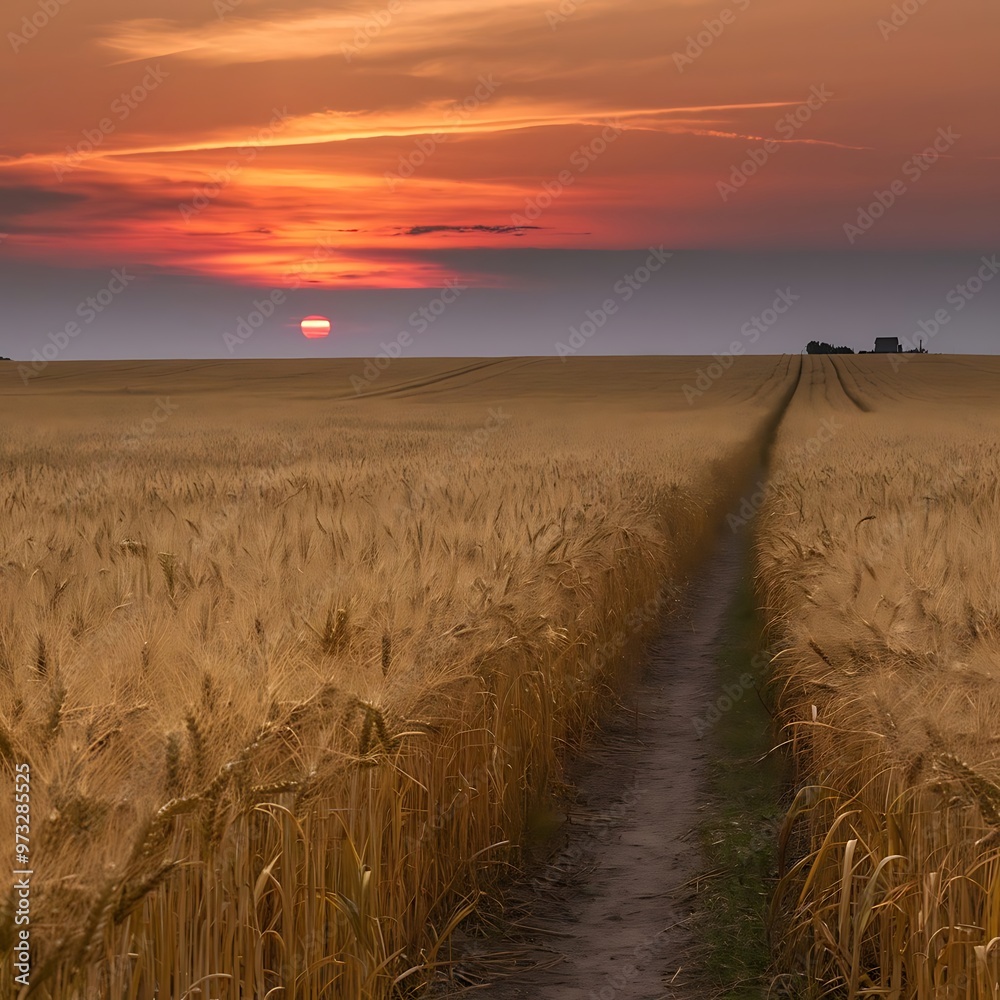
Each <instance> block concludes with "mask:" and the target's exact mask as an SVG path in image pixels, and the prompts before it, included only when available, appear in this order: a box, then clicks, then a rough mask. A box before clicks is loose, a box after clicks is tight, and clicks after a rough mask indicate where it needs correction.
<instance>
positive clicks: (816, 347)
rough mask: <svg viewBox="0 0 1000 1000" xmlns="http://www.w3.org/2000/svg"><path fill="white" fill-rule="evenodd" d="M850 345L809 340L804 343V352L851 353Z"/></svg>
mask: <svg viewBox="0 0 1000 1000" xmlns="http://www.w3.org/2000/svg"><path fill="white" fill-rule="evenodd" d="M853 353H854V351H853V349H852V348H850V347H834V346H833V344H828V343H826V341H824V340H810V341H809V343H808V344H806V354H853Z"/></svg>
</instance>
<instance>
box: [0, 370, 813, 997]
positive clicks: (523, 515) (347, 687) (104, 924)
mask: <svg viewBox="0 0 1000 1000" xmlns="http://www.w3.org/2000/svg"><path fill="white" fill-rule="evenodd" d="M696 366H697V364H696V359H674V360H670V359H666V360H664V359H574V361H573V362H571V363H570V364H562V363H560V362H559V361H558V360H554V359H553V360H546V359H513V360H506V361H502V362H490V363H482V362H476V361H471V360H470V361H467V362H459V361H449V362H447V363H444V362H435V361H413V362H398V363H397V364H396V365H395V366H394V367H393V368H392V370H390V371H387V372H385V373H384V375H383V377H382V378H381V380H380V381H379V382H378V383H375V384H374V385H373V386H372V388H371V391H370V392H369V393H367V394H366V395H364V396H356V395H355V394H354V393H353V392H352V391H350V389H349V377H350V374H351V373H352V372H353V371H354V368H355V367H356V363H352V362H349V361H343V362H329V363H322V364H317V363H312V364H310V365H306V364H303V363H297V362H238V363H229V364H218V363H193V362H192V363H186V364H182V363H177V364H153V363H150V364H138V363H132V364H124V363H122V364H103V365H98V364H93V365H76V364H69V363H66V364H53V365H52V366H51V370H50V372H47V373H46V376H45V377H44V378H39V379H37V380H35V381H33V382H32V383H30V384H29V386H28V387H26V388H24V389H23V390H20V389H19V390H15V391H12V392H11V393H10V394H8V395H6V396H4V397H2V399H0V418H2V419H3V421H4V424H5V426H6V430H7V433H6V434H5V435H4V437H3V440H2V444H0V467H2V470H3V478H2V487H0V510H2V512H3V516H2V519H0V550H2V553H3V558H2V565H0V768H2V769H5V770H6V771H8V772H10V773H11V774H12V773H13V771H14V768H15V767H16V766H17V765H18V764H20V763H21V762H28V763H29V764H30V768H31V831H32V832H31V858H30V860H31V866H32V869H33V870H34V872H35V874H34V876H33V883H32V902H31V907H32V928H33V938H32V940H33V947H34V948H35V949H36V953H35V955H34V968H33V973H32V978H31V985H30V988H29V987H25V988H24V989H23V990H22V991H21V992H22V994H23V995H24V996H27V995H28V994H29V993H30V995H31V996H38V997H44V998H52V1000H95V998H101V1000H104V998H108V1000H111V998H113V1000H120V998H121V1000H124V998H128V1000H152V998H154V997H165V996H170V997H175V998H181V997H214V998H219V1000H234V998H236V997H250V996H254V997H279V996H280V997H283V998H286V1000H290V998H297V1000H310V998H318V997H321V996H332V995H335V996H338V997H345V998H359V1000H360V998H381V997H388V996H392V995H397V994H401V993H406V992H408V991H411V990H413V989H415V988H416V987H418V986H420V985H422V984H426V983H427V982H429V981H430V980H432V979H433V978H434V976H435V974H436V973H437V972H438V970H439V969H441V968H442V967H443V966H444V965H445V964H446V956H447V942H448V938H449V935H450V933H451V932H452V931H453V930H454V928H455V927H456V926H457V925H458V923H459V922H460V921H461V920H462V919H463V918H464V917H465V916H467V915H468V914H469V913H471V912H473V911H474V910H476V909H477V908H482V907H486V906H488V905H489V904H490V902H491V901H492V900H493V899H495V897H496V893H497V891H498V889H497V886H498V883H499V882H500V881H501V880H502V876H503V874H504V872H505V871H506V866H508V865H509V864H510V863H511V862H512V861H514V860H516V858H517V856H518V845H519V844H520V842H521V838H522V836H523V834H524V832H525V829H526V826H527V825H528V823H529V820H530V817H531V813H532V809H533V806H534V804H535V803H537V802H538V801H540V800H541V799H542V797H544V796H545V794H546V792H547V790H548V789H549V788H551V786H552V785H553V783H554V782H556V781H557V780H558V777H559V774H560V772H561V767H562V764H563V761H564V759H565V756H566V752H567V748H568V747H571V746H572V745H575V744H576V743H578V742H579V741H580V740H581V739H583V738H585V736H586V733H587V732H588V731H589V730H590V728H591V727H592V725H593V723H594V721H595V720H596V719H597V718H598V717H599V716H600V713H601V712H602V710H603V708H604V707H605V705H606V703H607V702H608V699H609V698H613V697H614V693H615V692H616V691H618V690H620V689H621V687H622V685H624V684H626V683H627V680H628V677H629V674H630V672H631V671H634V669H635V666H634V664H635V660H636V653H637V651H638V649H639V648H640V647H641V644H642V642H643V640H644V638H645V636H646V635H647V634H648V633H649V630H650V628H651V627H652V626H653V625H655V623H656V621H657V619H658V618H660V616H662V615H663V614H665V613H668V612H669V608H670V606H671V603H672V602H673V601H675V600H676V597H677V594H678V593H679V591H680V588H681V587H682V585H683V582H684V580H685V578H686V575H687V574H688V572H689V571H690V570H691V568H692V566H693V565H694V564H695V563H696V562H697V560H698V559H699V557H700V556H701V555H702V554H703V552H704V551H705V549H706V547H707V546H708V545H709V544H710V542H711V538H712V536H713V532H714V530H715V528H716V526H717V524H718V523H719V521H720V520H721V518H722V516H723V514H724V512H725V511H726V510H727V509H728V508H729V507H730V506H731V505H732V503H733V501H734V498H735V497H737V496H738V495H739V491H740V489H741V488H742V486H743V483H744V482H745V481H746V479H747V478H748V477H749V475H750V474H751V472H752V471H753V469H754V468H755V467H756V466H757V463H758V462H759V460H760V456H761V453H762V449H763V447H764V445H765V442H766V438H767V435H768V433H769V429H770V427H771V425H772V424H773V422H774V420H776V419H777V415H778V414H779V413H780V411H781V409H782V407H783V406H784V403H785V401H786V400H787V397H788V394H789V393H790V392H791V390H792V388H793V386H794V384H795V381H796V377H797V367H796V366H797V359H792V358H760V359H749V358H748V359H742V362H741V366H740V369H739V370H738V371H734V372H732V373H729V374H728V375H727V377H726V378H725V379H724V380H720V381H719V383H718V384H717V385H715V386H713V387H712V389H711V391H709V392H706V393H704V395H703V396H702V397H701V398H699V400H698V402H697V405H692V404H690V403H689V401H688V400H687V399H686V398H685V395H684V392H683V386H684V384H686V383H687V382H689V381H690V380H691V379H692V378H693V375H692V372H693V370H694V368H695V367H696ZM13 829H14V806H13V796H5V797H4V799H3V801H2V802H0V844H2V848H0V856H2V860H3V863H4V864H5V865H7V866H8V867H10V868H13V867H15V860H17V859H15V857H14V856H13V853H12V847H13V843H14V837H13ZM15 906H16V902H15V898H14V896H13V895H7V896H5V898H4V899H3V910H2V911H0V955H2V956H3V961H2V963H0V965H2V968H0V974H2V976H3V979H4V982H5V983H6V982H10V981H11V979H12V976H13V971H12V961H13V957H12V948H13V944H14V941H15V924H14V916H15Z"/></svg>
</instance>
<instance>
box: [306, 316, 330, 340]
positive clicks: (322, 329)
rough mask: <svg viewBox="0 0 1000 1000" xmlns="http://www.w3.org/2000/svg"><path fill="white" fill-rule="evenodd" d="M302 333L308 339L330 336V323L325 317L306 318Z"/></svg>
mask: <svg viewBox="0 0 1000 1000" xmlns="http://www.w3.org/2000/svg"><path fill="white" fill-rule="evenodd" d="M302 333H303V334H304V335H305V336H307V337H309V338H310V339H313V338H316V337H329V336H330V321H329V320H328V319H327V318H326V317H325V316H306V318H305V319H304V320H303V321H302Z"/></svg>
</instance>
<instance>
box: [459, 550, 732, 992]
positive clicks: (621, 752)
mask: <svg viewBox="0 0 1000 1000" xmlns="http://www.w3.org/2000/svg"><path fill="white" fill-rule="evenodd" d="M742 544H743V543H742V542H741V539H740V538H738V537H735V536H733V535H731V534H729V533H728V532H727V533H726V536H725V537H724V538H721V539H720V541H719V544H718V547H717V550H716V552H715V553H714V554H713V556H712V558H710V559H709V561H708V562H707V563H706V564H705V566H704V567H703V568H702V571H701V574H700V576H699V577H697V578H696V579H695V580H694V581H693V583H692V586H691V587H690V589H689V591H688V594H687V597H686V598H685V602H684V605H685V606H684V609H683V610H682V613H681V614H680V615H679V616H678V615H676V614H674V615H672V616H671V619H670V620H669V621H665V622H664V623H663V626H662V631H661V633H660V635H659V636H658V637H657V638H656V640H655V641H654V643H653V645H652V647H651V649H650V652H649V661H648V664H647V667H646V670H645V673H644V676H643V678H642V680H641V683H640V684H639V685H638V687H637V689H636V691H635V692H634V693H632V694H631V695H630V698H634V699H635V701H634V707H633V708H632V709H630V710H623V711H619V712H617V713H616V714H615V716H614V717H613V718H612V719H610V720H609V722H608V724H607V726H606V728H605V733H604V734H603V735H602V737H601V738H600V739H599V740H598V741H597V742H596V743H595V744H593V745H592V746H591V748H590V752H589V753H588V754H587V757H586V758H585V759H583V760H581V761H580V762H579V763H578V764H577V765H576V767H575V768H574V770H573V772H572V773H571V775H570V778H571V780H572V782H573V784H574V786H575V788H576V790H577V803H576V804H575V805H574V806H572V807H571V808H570V810H569V815H568V816H567V818H566V822H565V824H564V825H563V827H562V829H561V830H560V832H559V834H558V842H561V843H562V846H561V848H560V849H559V850H558V852H557V853H556V854H555V855H554V856H551V855H550V857H549V858H548V860H547V862H545V863H544V864H543V865H541V866H540V870H537V869H536V870H533V871H532V873H531V877H530V879H528V880H525V881H524V882H522V883H521V884H520V885H518V886H517V887H516V888H515V890H514V892H513V894H512V898H511V901H510V904H509V907H508V914H511V913H512V911H513V914H514V915H515V916H516V919H515V920H514V922H513V925H512V926H511V927H510V929H509V931H508V938H509V940H508V941H507V942H506V943H505V944H506V946H507V948H509V949H510V950H512V951H516V952H517V953H518V958H517V959H516V960H515V959H511V960H508V961H506V962H504V961H502V960H500V961H491V956H490V954H489V953H488V949H483V948H482V947H480V948H479V949H475V948H473V951H477V950H478V951H480V952H481V954H480V955H479V956H477V957H473V956H472V955H469V959H470V961H468V962H467V963H463V964H462V966H461V967H460V968H459V970H458V972H459V974H460V976H461V977H462V978H465V981H466V982H467V983H469V984H470V985H472V984H475V986H477V987H478V988H477V989H475V993H476V994H477V995H480V996H488V997H490V998H491V1000H520V998H538V1000H658V998H668V997H678V998H679V997H693V996H697V995H698V993H697V990H695V989H693V988H692V985H691V983H692V981H694V980H696V979H697V971H698V970H697V969H696V968H694V967H693V966H692V962H691V960H690V958H689V955H688V953H689V950H690V946H691V944H692V941H691V937H690V932H689V930H688V927H687V924H688V921H689V919H690V914H691V909H692V901H693V899H694V891H695V890H694V888H693V884H694V882H695V880H696V878H697V876H698V875H699V874H701V873H703V871H704V863H703V859H702V855H701V851H700V848H699V845H698V835H697V827H698V826H699V824H700V822H701V819H702V813H703V810H704V809H706V808H707V807H708V805H709V801H708V799H707V797H706V793H705V787H706V783H707V778H708V775H707V768H708V765H709V746H708V743H707V741H706V740H702V739H701V738H700V737H699V735H698V727H697V726H696V724H695V720H696V719H700V718H702V717H704V715H705V713H706V711H707V710H708V709H709V707H710V706H711V705H713V704H714V703H715V701H716V699H717V698H718V697H719V695H720V690H719V680H718V676H717V666H716V664H717V656H718V652H719V647H720V643H721V642H722V641H723V637H724V634H725V632H724V630H725V627H726V619H727V612H728V608H729V605H730V601H731V600H732V597H733V595H734V593H735V591H736V589H737V587H738V584H739V579H740V573H741V571H742V568H743V563H742V555H743V551H742ZM493 957H494V958H496V957H497V956H496V951H495V949H494V952H493ZM466 977H467V978H466ZM446 995H450V996H456V995H458V994H456V993H455V992H452V993H450V994H446Z"/></svg>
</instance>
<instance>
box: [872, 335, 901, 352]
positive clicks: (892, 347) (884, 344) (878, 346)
mask: <svg viewBox="0 0 1000 1000" xmlns="http://www.w3.org/2000/svg"><path fill="white" fill-rule="evenodd" d="M875 353H876V354H902V353H903V345H902V344H901V343H900V342H899V337H876V338H875Z"/></svg>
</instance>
